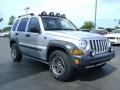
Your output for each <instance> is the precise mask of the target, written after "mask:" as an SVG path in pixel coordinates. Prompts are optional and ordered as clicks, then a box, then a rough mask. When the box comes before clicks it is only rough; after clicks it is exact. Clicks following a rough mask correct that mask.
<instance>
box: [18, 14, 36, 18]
mask: <svg viewBox="0 0 120 90" xmlns="http://www.w3.org/2000/svg"><path fill="white" fill-rule="evenodd" d="M28 15H30V16H33V15H34V13H29V14H25V15H21V16H18V18H20V17H24V16H28Z"/></svg>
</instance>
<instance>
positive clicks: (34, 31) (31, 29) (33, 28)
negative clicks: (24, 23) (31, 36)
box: [29, 27, 40, 33]
mask: <svg viewBox="0 0 120 90" xmlns="http://www.w3.org/2000/svg"><path fill="white" fill-rule="evenodd" d="M29 32H33V33H40V30H38V29H37V28H36V27H31V28H30V31H29Z"/></svg>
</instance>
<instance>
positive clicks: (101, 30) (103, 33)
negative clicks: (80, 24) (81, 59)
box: [90, 29, 109, 35]
mask: <svg viewBox="0 0 120 90" xmlns="http://www.w3.org/2000/svg"><path fill="white" fill-rule="evenodd" d="M90 32H91V33H96V34H100V35H105V34H107V33H109V32H108V31H107V30H104V29H93V30H91V31H90Z"/></svg>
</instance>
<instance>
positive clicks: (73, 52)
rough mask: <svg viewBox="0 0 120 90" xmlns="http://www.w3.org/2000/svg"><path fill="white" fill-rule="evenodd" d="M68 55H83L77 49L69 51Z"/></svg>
mask: <svg viewBox="0 0 120 90" xmlns="http://www.w3.org/2000/svg"><path fill="white" fill-rule="evenodd" d="M70 53H71V54H73V55H84V52H83V51H82V50H79V49H76V50H70Z"/></svg>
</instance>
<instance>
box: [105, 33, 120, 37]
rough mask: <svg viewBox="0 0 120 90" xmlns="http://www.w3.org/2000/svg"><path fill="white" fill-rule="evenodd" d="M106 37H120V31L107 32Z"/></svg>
mask: <svg viewBox="0 0 120 90" xmlns="http://www.w3.org/2000/svg"><path fill="white" fill-rule="evenodd" d="M105 37H120V33H110V34H106V35H105Z"/></svg>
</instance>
